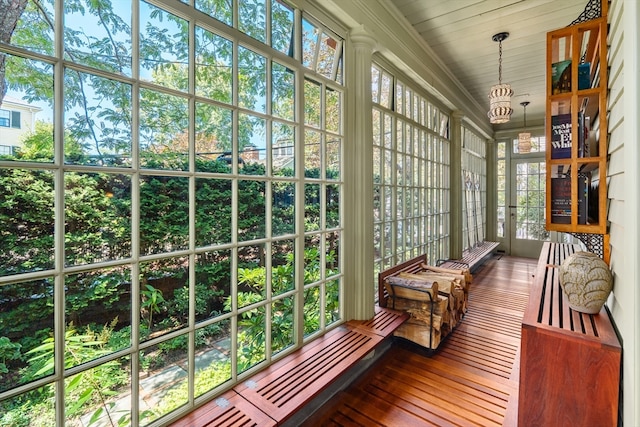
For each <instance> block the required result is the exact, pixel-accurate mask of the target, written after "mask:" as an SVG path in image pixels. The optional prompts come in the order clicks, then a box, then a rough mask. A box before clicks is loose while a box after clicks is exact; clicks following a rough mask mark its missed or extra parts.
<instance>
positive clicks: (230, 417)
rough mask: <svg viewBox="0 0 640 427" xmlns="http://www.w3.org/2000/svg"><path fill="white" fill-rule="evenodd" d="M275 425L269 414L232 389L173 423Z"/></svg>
mask: <svg viewBox="0 0 640 427" xmlns="http://www.w3.org/2000/svg"><path fill="white" fill-rule="evenodd" d="M214 425H215V426H221V427H233V426H242V425H244V426H251V425H257V426H275V425H276V422H275V421H274V420H273V419H271V418H270V417H269V416H267V414H265V413H264V412H262V411H261V410H259V409H258V408H256V407H255V406H254V405H252V404H251V403H249V402H248V401H247V400H245V399H244V398H243V397H242V396H240V395H238V394H237V393H236V392H235V391H233V390H230V391H228V392H226V393H225V394H223V395H221V396H220V397H218V398H216V399H215V400H214V401H212V402H208V403H206V404H205V405H203V406H201V407H199V408H197V409H196V410H194V411H192V412H190V413H189V414H187V415H186V416H184V417H182V418H181V419H179V420H178V421H176V422H175V423H173V424H172V427H194V426H214Z"/></svg>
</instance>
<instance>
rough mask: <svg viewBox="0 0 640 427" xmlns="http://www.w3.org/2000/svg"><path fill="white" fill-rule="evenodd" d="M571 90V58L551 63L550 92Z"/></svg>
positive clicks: (557, 92) (556, 92) (555, 93)
mask: <svg viewBox="0 0 640 427" xmlns="http://www.w3.org/2000/svg"><path fill="white" fill-rule="evenodd" d="M565 92H571V60H570V59H567V60H564V61H559V62H554V63H553V64H551V93H552V94H553V95H557V94H559V93H565Z"/></svg>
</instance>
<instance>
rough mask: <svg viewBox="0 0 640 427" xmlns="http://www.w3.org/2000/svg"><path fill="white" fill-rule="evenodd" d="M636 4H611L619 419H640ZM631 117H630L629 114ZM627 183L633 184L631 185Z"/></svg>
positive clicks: (612, 305) (613, 303) (618, 0)
mask: <svg viewBox="0 0 640 427" xmlns="http://www.w3.org/2000/svg"><path fill="white" fill-rule="evenodd" d="M638 18H639V17H638V5H637V4H636V2H635V1H626V0H613V1H612V2H611V4H610V6H609V40H608V44H609V58H608V61H609V67H610V70H609V96H608V104H609V105H608V113H609V133H610V140H609V147H608V151H609V159H610V160H609V163H608V170H607V180H608V182H609V187H608V199H609V200H608V202H609V213H608V220H609V222H610V229H609V232H610V236H611V239H610V240H611V268H612V271H613V274H614V290H613V293H612V295H611V297H610V298H609V301H608V304H607V305H608V307H609V309H610V310H611V313H612V316H613V319H614V322H615V324H616V327H617V329H618V331H619V334H620V337H621V341H622V345H623V348H624V351H623V361H622V364H623V367H622V372H623V380H622V381H623V384H622V388H623V396H622V400H621V402H620V412H621V422H622V423H623V424H624V425H634V426H635V425H640V411H639V410H638V408H637V404H636V402H637V401H638V399H639V398H640V397H639V389H640V381H639V379H638V376H639V370H638V367H637V364H636V363H635V362H636V361H637V360H638V357H639V356H640V354H638V353H639V351H638V347H639V345H640V337H639V335H640V332H639V331H638V328H637V325H638V324H639V315H638V307H640V304H639V299H640V292H639V291H638V278H639V276H638V253H639V245H638V238H637V236H638V225H637V220H636V218H637V217H638V214H640V212H639V210H638V194H637V193H638V188H639V187H638V185H639V182H638V177H639V176H640V174H639V173H638V171H637V169H638V164H639V162H638V154H639V150H638V148H637V145H638V144H637V141H638V135H639V125H638V123H637V120H635V118H636V117H637V113H638V100H639V98H640V97H639V96H638V89H639V86H638V82H637V79H636V77H635V76H637V73H638V49H637V46H638V45H637V39H638V35H639V34H640V33H639V32H638V29H637V28H638V27H637V23H638ZM626 117H629V118H631V120H626V121H625V118H626ZM629 189H634V190H633V191H629Z"/></svg>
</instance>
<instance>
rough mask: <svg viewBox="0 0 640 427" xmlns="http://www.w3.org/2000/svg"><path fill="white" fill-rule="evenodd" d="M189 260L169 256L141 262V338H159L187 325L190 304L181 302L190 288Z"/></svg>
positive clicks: (142, 339)
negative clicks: (185, 290) (184, 293)
mask: <svg viewBox="0 0 640 427" xmlns="http://www.w3.org/2000/svg"><path fill="white" fill-rule="evenodd" d="M188 271H189V260H188V259H187V258H184V257H179V258H166V259H161V260H156V261H146V262H141V263H140V340H141V341H146V340H149V339H153V338H157V337H158V336H161V335H164V334H166V333H168V332H171V331H173V330H175V329H179V328H182V327H185V326H186V325H187V323H188V320H189V305H188V304H186V306H185V304H181V303H180V301H181V297H183V295H181V293H182V292H184V291H181V289H182V288H188V284H187V279H188V274H187V273H188Z"/></svg>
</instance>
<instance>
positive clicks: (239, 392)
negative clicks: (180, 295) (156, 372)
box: [172, 307, 408, 427]
mask: <svg viewBox="0 0 640 427" xmlns="http://www.w3.org/2000/svg"><path fill="white" fill-rule="evenodd" d="M407 318H408V316H407V315H406V314H404V313H402V312H399V311H395V310H390V309H387V308H381V307H376V313H375V316H374V317H373V318H372V319H370V320H365V321H356V320H352V321H349V322H347V323H345V324H343V325H341V326H338V327H337V328H335V329H333V330H331V331H329V332H327V333H326V334H324V335H322V336H320V337H318V338H316V339H314V340H313V341H311V342H309V343H307V344H305V345H304V346H302V347H301V348H299V349H298V350H296V351H294V352H293V353H291V354H289V355H287V356H285V357H284V358H282V359H280V360H278V361H277V362H275V363H273V364H272V365H270V366H268V367H267V368H265V369H264V370H262V371H260V372H258V373H256V374H255V375H253V376H251V377H250V378H249V379H247V380H246V381H244V382H243V383H241V384H238V385H236V386H235V387H234V388H233V389H232V390H230V391H228V392H227V393H225V394H223V395H222V396H220V397H218V398H217V399H215V400H213V401H211V402H208V403H206V404H205V405H203V406H202V407H200V408H198V409H196V410H194V411H193V412H191V413H190V414H188V415H186V416H185V417H183V418H181V419H180V420H178V421H177V422H175V423H174V424H172V425H173V426H174V427H187V426H188V427H198V426H208V425H216V426H236V425H259V426H263V425H264V426H269V425H281V424H282V423H284V422H285V421H287V419H289V418H290V417H291V416H292V415H294V414H295V413H296V411H299V410H300V409H301V408H302V407H304V405H306V404H307V403H309V402H311V401H312V400H313V399H314V398H315V397H316V396H318V395H319V394H320V393H321V392H323V391H324V390H326V389H327V388H328V387H329V386H330V385H331V384H332V383H334V382H335V381H336V380H337V379H338V378H339V377H340V376H341V375H342V374H344V373H345V372H346V371H347V370H349V369H350V368H352V367H353V366H354V365H355V364H356V363H357V362H359V361H360V360H362V359H363V358H364V357H365V356H367V355H368V354H369V353H370V352H371V351H372V350H374V349H375V348H376V347H377V346H378V345H379V344H381V343H382V342H383V341H384V340H385V338H387V337H388V336H390V335H391V334H392V333H393V331H394V330H395V329H396V328H398V327H399V326H400V325H401V324H402V323H403V322H404V321H405V320H406V319H407ZM265 417H266V418H265Z"/></svg>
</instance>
